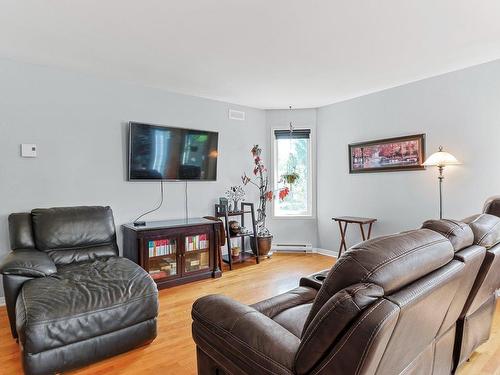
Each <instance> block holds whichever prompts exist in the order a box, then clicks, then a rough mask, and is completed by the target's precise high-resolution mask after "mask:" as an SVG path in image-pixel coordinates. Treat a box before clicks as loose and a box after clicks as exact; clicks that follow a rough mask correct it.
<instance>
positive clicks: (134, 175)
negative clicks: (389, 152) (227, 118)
mask: <svg viewBox="0 0 500 375" xmlns="http://www.w3.org/2000/svg"><path fill="white" fill-rule="evenodd" d="M218 139H219V133H217V132H211V131H206V130H195V129H184V128H175V127H170V126H159V125H150V124H143V123H138V122H130V123H129V155H128V156H129V158H128V179H129V180H130V181H136V180H142V181H144V180H172V181H181V180H199V181H215V180H216V179H217V156H218V149H217V146H218Z"/></svg>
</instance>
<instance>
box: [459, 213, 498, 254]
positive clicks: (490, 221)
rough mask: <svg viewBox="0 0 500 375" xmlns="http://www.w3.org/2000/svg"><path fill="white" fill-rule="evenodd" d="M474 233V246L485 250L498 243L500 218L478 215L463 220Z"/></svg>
mask: <svg viewBox="0 0 500 375" xmlns="http://www.w3.org/2000/svg"><path fill="white" fill-rule="evenodd" d="M464 220H466V221H467V222H468V224H469V226H470V227H471V229H472V232H473V233H474V244H476V245H479V246H484V247H486V248H487V249H489V248H492V247H493V246H495V245H496V244H497V243H500V217H498V216H494V215H489V214H480V215H474V216H471V217H468V218H467V219H464Z"/></svg>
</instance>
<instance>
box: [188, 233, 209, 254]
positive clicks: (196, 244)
mask: <svg viewBox="0 0 500 375" xmlns="http://www.w3.org/2000/svg"><path fill="white" fill-rule="evenodd" d="M206 248H208V236H207V234H206V233H204V234H198V235H196V236H189V237H186V251H196V250H203V249H206Z"/></svg>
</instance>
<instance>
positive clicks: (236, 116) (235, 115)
mask: <svg viewBox="0 0 500 375" xmlns="http://www.w3.org/2000/svg"><path fill="white" fill-rule="evenodd" d="M229 119H231V120H237V121H245V112H243V111H237V110H236V109H230V110H229Z"/></svg>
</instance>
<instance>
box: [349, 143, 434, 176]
mask: <svg viewBox="0 0 500 375" xmlns="http://www.w3.org/2000/svg"><path fill="white" fill-rule="evenodd" d="M348 151H349V173H371V172H398V171H409V170H423V169H425V166H424V165H423V162H424V160H425V134H413V135H407V136H402V137H394V138H385V139H377V140H373V141H367V142H358V143H351V144H349V145H348Z"/></svg>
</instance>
